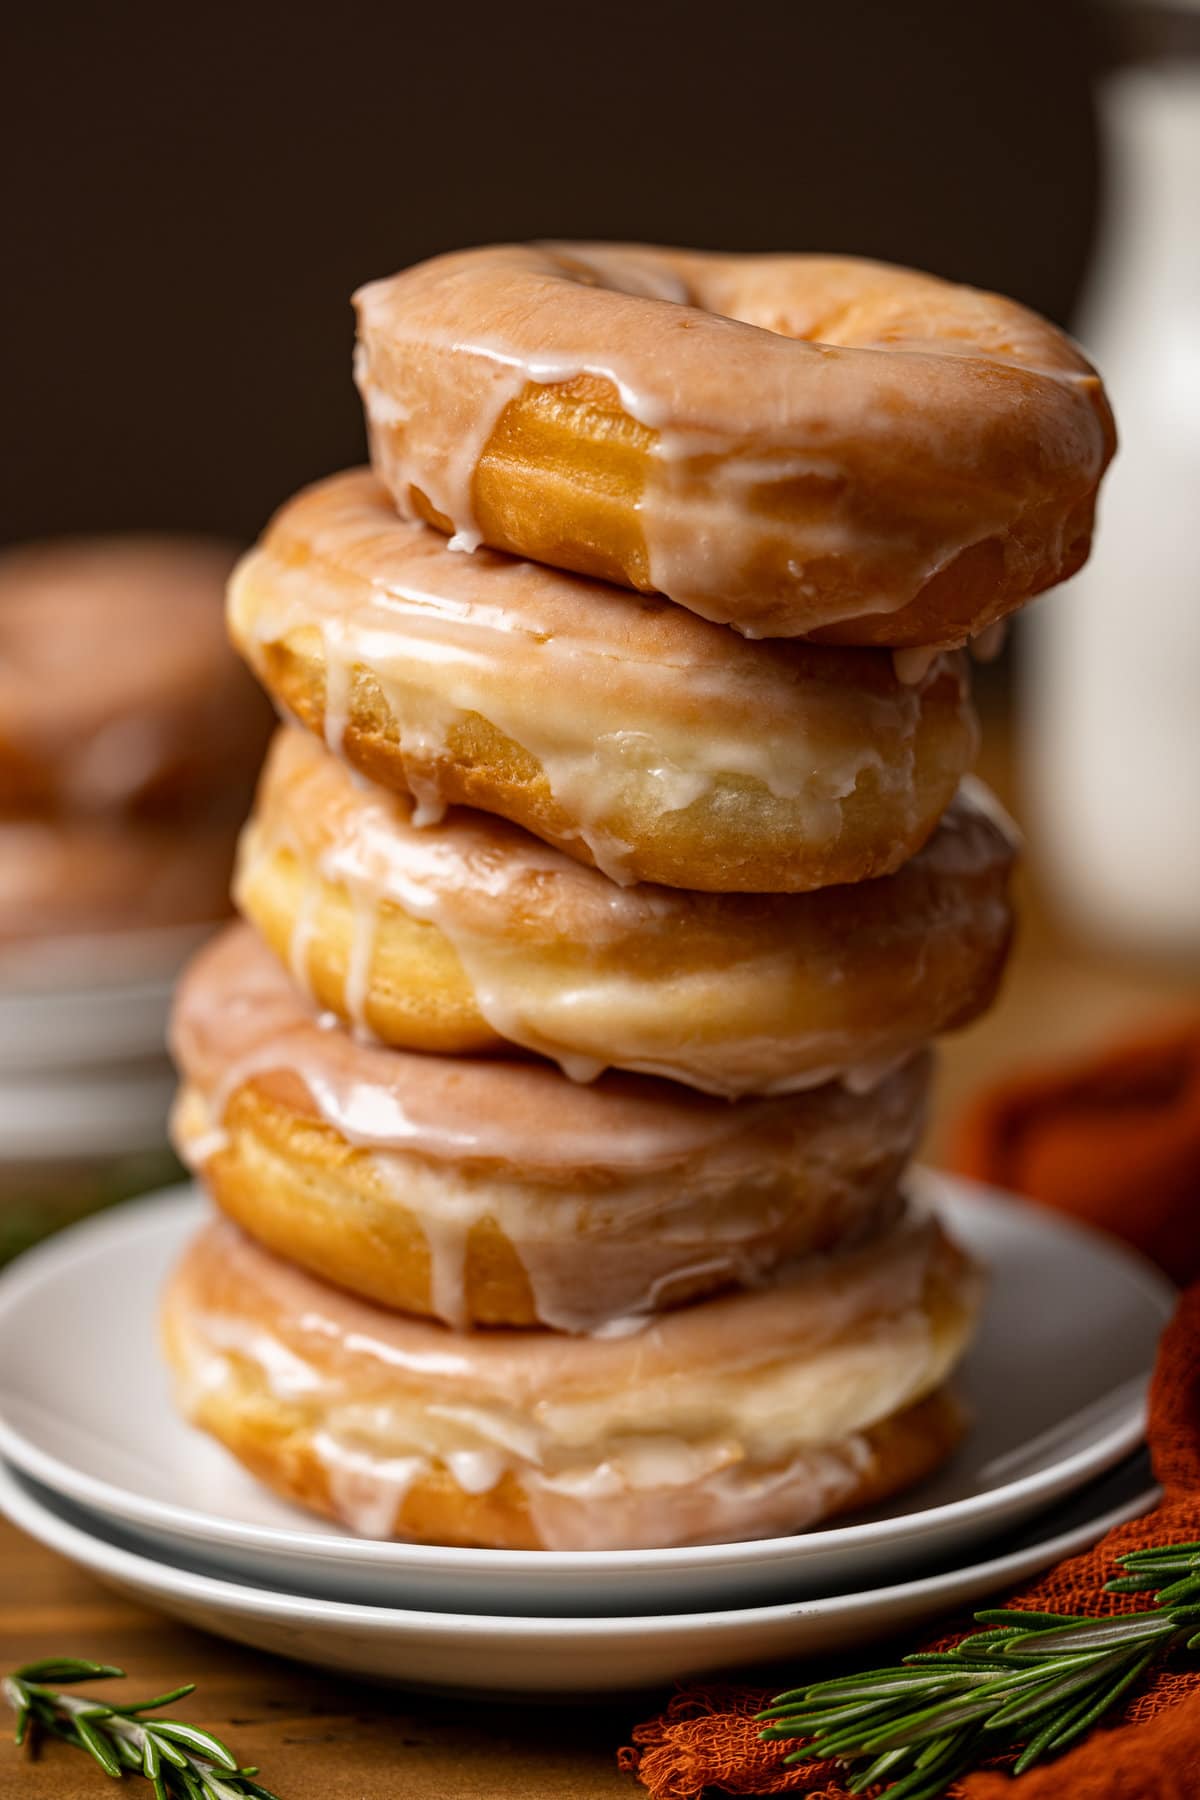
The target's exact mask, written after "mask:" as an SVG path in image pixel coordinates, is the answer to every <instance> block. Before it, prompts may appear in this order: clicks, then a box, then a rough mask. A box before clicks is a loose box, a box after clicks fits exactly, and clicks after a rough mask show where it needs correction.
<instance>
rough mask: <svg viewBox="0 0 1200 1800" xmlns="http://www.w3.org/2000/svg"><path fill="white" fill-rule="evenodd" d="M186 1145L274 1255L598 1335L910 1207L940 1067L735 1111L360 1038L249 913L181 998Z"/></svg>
mask: <svg viewBox="0 0 1200 1800" xmlns="http://www.w3.org/2000/svg"><path fill="white" fill-rule="evenodd" d="M172 1040H173V1049H174V1052H175V1057H176V1061H177V1062H178V1064H179V1067H180V1071H181V1073H182V1076H183V1079H184V1083H185V1086H184V1089H183V1092H182V1095H181V1098H180V1102H179V1104H178V1106H177V1108H176V1117H175V1131H174V1135H175V1141H176V1145H177V1147H178V1149H179V1151H180V1154H181V1155H182V1156H183V1158H184V1160H185V1161H186V1162H188V1163H190V1164H191V1165H192V1167H193V1168H194V1169H196V1170H197V1172H198V1173H200V1174H201V1175H202V1176H203V1179H204V1181H205V1183H206V1185H207V1186H208V1188H209V1189H210V1191H211V1193H212V1194H213V1197H214V1198H215V1200H216V1201H217V1203H218V1205H219V1206H221V1207H222V1208H223V1209H224V1211H225V1212H227V1213H228V1214H229V1215H230V1216H231V1217H233V1218H234V1219H236V1220H237V1222H238V1223H239V1224H240V1225H241V1226H243V1227H244V1229H245V1230H247V1231H248V1232H250V1233H251V1234H252V1235H253V1236H254V1237H256V1238H258V1239H260V1240H261V1241H262V1242H263V1243H265V1244H267V1245H268V1246H269V1247H270V1248H272V1249H274V1250H276V1251H278V1252H279V1253H280V1254H282V1255H286V1256H288V1257H290V1258H292V1259H293V1260H294V1261H297V1262H299V1263H301V1264H303V1265H305V1266H306V1267H308V1268H310V1269H312V1270H313V1271H314V1272H315V1273H317V1274H320V1275H322V1276H324V1277H325V1278H326V1279H328V1280H331V1281H335V1282H338V1283H340V1284H341V1285H342V1286H343V1287H346V1288H348V1289H350V1290H352V1291H353V1292H356V1293H358V1294H361V1295H363V1296H365V1297H367V1298H369V1299H371V1300H375V1301H377V1302H379V1303H380V1304H381V1305H384V1306H389V1307H398V1308H401V1309H402V1310H404V1311H406V1312H410V1313H419V1314H427V1315H430V1316H433V1317H436V1318H440V1319H442V1320H444V1321H445V1322H446V1323H447V1324H451V1325H455V1326H459V1327H465V1326H468V1325H472V1324H483V1325H533V1324H542V1325H549V1326H553V1327H556V1328H557V1329H559V1330H561V1331H571V1332H584V1331H594V1330H597V1329H602V1328H611V1327H612V1326H613V1322H614V1321H621V1322H627V1321H628V1320H629V1319H630V1317H631V1316H634V1315H637V1314H639V1313H645V1312H648V1311H651V1310H654V1309H657V1308H663V1307H667V1306H672V1305H675V1304H678V1303H680V1302H682V1301H684V1300H688V1299H692V1298H695V1297H696V1296H697V1295H699V1294H706V1293H711V1292H713V1291H715V1290H717V1289H719V1288H722V1287H727V1286H731V1285H751V1284H754V1283H757V1282H760V1281H762V1280H763V1279H764V1278H765V1277H766V1276H768V1275H770V1274H771V1273H772V1272H773V1271H774V1270H775V1269H776V1268H778V1267H779V1266H780V1265H781V1264H783V1263H786V1262H789V1261H791V1260H794V1259H795V1258H796V1257H799V1256H803V1255H806V1254H808V1253H810V1252H814V1251H823V1250H827V1249H829V1248H831V1247H833V1246H836V1245H840V1244H844V1243H847V1242H851V1241H854V1240H856V1239H858V1238H861V1237H863V1236H865V1235H869V1234H870V1233H871V1232H872V1231H874V1230H877V1229H878V1228H879V1227H880V1225H881V1223H883V1222H885V1221H886V1220H887V1219H888V1218H889V1217H890V1216H891V1215H892V1214H894V1211H895V1204H896V1203H895V1192H896V1181H897V1178H898V1176H899V1174H900V1171H901V1168H902V1167H903V1164H904V1162H905V1161H906V1160H907V1158H908V1157H909V1156H910V1155H911V1153H912V1150H913V1148H914V1145H915V1142H916V1139H917V1136H918V1134H919V1132H920V1129H921V1124H922V1115H923V1110H924V1100H925V1094H926V1090H927V1086H928V1078H929V1058H928V1056H922V1057H918V1058H916V1059H915V1060H914V1061H913V1062H910V1063H908V1064H906V1065H905V1066H904V1067H903V1068H901V1069H899V1070H898V1071H897V1072H896V1073H894V1074H893V1075H891V1076H889V1077H888V1078H887V1079H885V1080H884V1081H882V1082H880V1083H879V1084H877V1085H876V1086H875V1087H874V1088H873V1089H872V1090H870V1091H869V1092H863V1093H853V1092H851V1091H850V1090H848V1089H847V1088H845V1087H843V1086H841V1085H838V1084H834V1085H831V1086H829V1087H825V1088H819V1089H815V1090H813V1091H812V1092H811V1093H806V1094H802V1095H793V1096H789V1097H787V1098H778V1099H769V1100H745V1101H741V1102H739V1103H737V1104H736V1105H730V1104H729V1103H727V1102H725V1101H721V1100H713V1099H710V1098H708V1097H707V1096H702V1095H699V1094H696V1093H694V1092H692V1091H691V1090H689V1089H687V1088H681V1087H677V1086H675V1085H674V1084H673V1083H670V1082H663V1081H655V1080H652V1079H649V1078H646V1077H638V1076H608V1077H605V1078H604V1079H603V1080H601V1081H599V1082H597V1083H596V1084H595V1085H594V1086H589V1087H580V1086H577V1085H576V1084H575V1083H573V1082H570V1081H568V1080H567V1079H566V1078H565V1077H564V1076H563V1075H561V1074H559V1072H558V1071H557V1070H556V1069H553V1068H551V1067H550V1066H549V1065H547V1064H545V1063H542V1062H536V1061H529V1062H524V1063H521V1062H513V1061H502V1060H500V1059H498V1058H475V1059H472V1058H468V1057H461V1058H460V1057H456V1058H448V1057H433V1056H421V1055H414V1054H411V1053H407V1052H404V1051H397V1050H387V1049H382V1048H379V1047H376V1046H373V1045H369V1044H364V1043H361V1042H357V1041H356V1040H355V1039H354V1038H352V1037H351V1036H349V1034H348V1033H346V1032H345V1031H343V1030H342V1029H340V1028H339V1027H336V1026H335V1027H332V1028H331V1026H330V1023H329V1021H328V1019H327V1018H326V1019H322V1018H321V1016H320V1015H317V1014H316V1013H314V1011H313V1009H312V1008H311V1007H310V1006H308V1005H307V1004H306V1003H305V1002H304V1001H303V1000H302V999H301V997H300V996H299V994H298V993H297V992H296V990H295V988H294V987H293V986H292V985H291V983H290V982H289V981H288V979H287V977H286V975H285V974H284V972H283V970H282V969H280V967H279V966H278V964H277V963H276V961H275V959H274V958H273V957H272V956H271V955H270V953H269V952H268V951H267V950H266V949H265V948H264V946H263V945H262V944H261V943H260V942H259V941H258V939H257V938H256V937H255V936H254V934H253V933H252V932H250V931H249V930H247V929H246V928H245V927H244V926H242V927H232V928H231V929H230V930H228V931H227V932H226V933H225V934H224V935H223V936H222V937H221V938H219V939H217V940H216V941H215V942H214V943H212V944H211V945H209V946H207V947H206V948H205V949H204V950H203V951H201V953H200V955H199V957H198V958H197V959H196V961H195V962H194V963H193V965H192V968H191V970H190V971H189V973H188V974H187V975H186V976H185V978H184V980H183V983H182V985H181V987H180V990H179V993H178V998H177V1002H176V1013H175V1020H174V1025H173V1030H172Z"/></svg>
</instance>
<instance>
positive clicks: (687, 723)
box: [229, 471, 976, 893]
mask: <svg viewBox="0 0 1200 1800" xmlns="http://www.w3.org/2000/svg"><path fill="white" fill-rule="evenodd" d="M229 619H230V628H231V631H232V633H233V637H234V641H235V642H236V643H237V645H238V647H239V648H240V649H241V650H242V652H243V654H244V655H245V656H246V658H247V660H248V661H249V662H250V664H251V666H252V668H253V669H254V670H255V672H256V673H257V674H258V675H259V677H260V678H261V680H262V681H263V683H264V684H265V686H266V687H267V689H268V691H269V692H270V693H271V694H272V695H273V696H274V697H275V699H276V701H277V702H278V703H279V704H280V706H281V707H282V708H283V709H284V710H285V711H287V712H289V713H291V714H292V715H293V716H294V717H296V718H298V719H299V720H300V721H301V723H302V724H304V725H306V726H307V727H308V728H309V730H311V731H314V732H316V733H317V734H319V735H323V736H324V737H325V739H326V742H327V743H328V744H329V747H330V748H331V749H333V750H335V751H337V752H339V753H340V754H341V755H343V756H344V757H345V758H346V759H347V760H348V761H349V762H350V763H352V764H353V765H354V766H355V767H356V768H357V769H359V770H360V771H361V772H362V773H363V774H364V775H366V776H368V777H369V778H370V779H371V780H373V781H376V782H379V783H380V784H381V785H383V786H385V787H390V788H393V789H399V790H406V789H407V790H408V791H410V792H412V793H413V794H415V795H416V796H417V798H418V799H419V801H420V802H421V814H420V821H419V822H422V823H424V822H427V821H428V820H429V819H430V818H436V817H437V815H438V812H439V811H440V809H441V808H442V807H444V806H445V805H448V804H454V805H467V806H474V807H478V808H479V809H481V810H482V811H484V812H490V813H498V814H500V815H501V817H503V818H508V819H511V820H513V821H514V822H515V823H516V824H518V825H523V826H524V827H525V828H526V829H527V830H529V831H532V832H533V833H534V835H535V836H537V837H540V838H544V839H545V840H546V841H547V842H549V843H553V844H556V845H558V846H559V848H561V849H563V850H565V851H566V852H567V853H568V854H569V855H571V856H574V857H576V858H577V859H578V860H579V861H582V862H588V863H594V864H595V865H596V866H598V867H600V868H602V869H603V870H604V872H605V873H606V874H608V875H609V876H611V877H612V878H614V879H615V880H617V881H621V882H630V881H635V880H636V881H654V882H660V883H664V884H665V885H667V886H668V887H685V888H693V889H704V890H717V891H733V890H740V891H745V892H750V893H770V892H780V891H782V892H794V891H800V890H804V889H808V888H815V887H826V886H830V885H832V884H834V883H837V882H848V881H859V880H862V879H863V878H864V877H867V876H871V875H882V874H886V873H888V872H890V871H891V870H892V869H895V868H898V867H899V865H900V864H901V863H903V862H906V861H907V860H908V858H909V857H910V856H912V855H914V854H915V852H916V851H917V850H919V849H920V847H921V845H922V844H923V843H924V842H925V840H926V839H927V838H928V837H929V835H930V833H931V832H932V830H933V828H934V826H935V824H936V823H937V820H938V818H939V817H940V815H941V814H942V812H943V811H944V810H945V808H946V806H947V805H948V804H949V801H950V799H951V796H952V795H953V793H954V790H955V788H956V787H957V785H958V781H959V777H960V776H961V775H962V773H963V771H964V770H965V769H966V768H967V767H968V765H969V763H970V761H971V758H972V756H973V754H974V750H975V743H976V728H975V721H974V715H973V713H972V711H971V708H970V703H969V700H968V698H967V694H966V687H965V679H964V675H963V670H962V661H961V658H954V657H950V658H936V659H935V660H934V661H933V663H932V665H931V666H930V667H929V668H928V669H927V670H926V671H925V672H924V674H923V675H922V677H921V678H920V679H919V680H918V681H916V682H914V683H911V684H905V683H903V682H901V681H899V680H898V679H897V677H896V675H895V672H894V670H893V668H892V659H891V657H890V655H889V654H888V653H886V652H883V651H864V650H839V649H833V648H829V647H827V646H821V647H818V646H814V645H806V644H790V643H789V644H749V643H745V642H744V641H743V640H742V639H740V638H739V637H737V636H736V635H735V634H734V633H732V632H729V631H725V630H723V629H722V627H720V626H719V625H711V624H709V623H708V622H707V621H705V620H702V619H698V618H697V617H696V616H695V615H694V614H692V613H689V612H685V611H684V610H683V609H682V608H681V607H677V606H672V605H671V604H670V602H669V601H665V600H658V599H647V598H644V597H641V596H637V595H634V594H631V593H629V592H628V590H626V589H622V588H614V587H604V586H599V585H597V584H596V583H594V582H590V581H586V580H584V579H583V578H582V577H580V576H577V575H566V574H563V573H561V572H560V571H557V570H553V569H547V568H542V567H539V566H538V565H537V564H535V563H528V562H521V561H517V560H515V559H512V558H509V557H504V556H501V555H499V554H498V553H496V552H494V551H479V552H478V553H477V554H476V555H474V556H460V555H456V554H454V553H453V552H452V551H450V550H448V549H447V548H446V545H445V540H444V539H443V538H441V537H439V536H438V534H437V533H436V532H432V531H429V530H427V529H426V528H425V527H424V526H421V525H412V524H406V523H405V522H404V521H403V520H401V519H398V518H397V517H396V514H395V512H394V510H393V508H392V506H391V504H390V502H389V501H388V499H387V496H386V494H385V493H384V491H383V489H382V488H381V487H380V486H379V485H378V483H377V482H376V481H374V480H373V478H372V477H371V476H370V475H369V474H367V473H366V472H365V471H353V472H351V473H348V474H344V475H340V476H335V477H333V478H332V479H331V480H329V481H325V482H321V483H319V484H318V485H317V486H315V487H312V488H309V489H308V490H307V491H306V492H305V493H303V494H301V495H299V496H298V497H297V498H296V499H294V500H292V501H291V502H290V503H289V504H288V505H287V506H285V507H284V508H283V510H282V511H281V512H280V513H279V514H277V515H276V517H275V519H274V521H273V522H272V524H271V526H270V527H269V529H268V531H267V533H266V536H265V538H264V539H263V541H262V543H261V545H260V546H259V548H258V549H257V550H255V551H253V552H252V553H251V554H250V555H249V556H248V557H247V558H245V559H244V560H243V562H242V563H241V564H240V565H239V567H238V570H237V572H236V573H235V575H234V577H233V580H232V582H231V584H230V593H229Z"/></svg>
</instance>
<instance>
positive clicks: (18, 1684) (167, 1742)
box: [0, 1656, 275, 1800]
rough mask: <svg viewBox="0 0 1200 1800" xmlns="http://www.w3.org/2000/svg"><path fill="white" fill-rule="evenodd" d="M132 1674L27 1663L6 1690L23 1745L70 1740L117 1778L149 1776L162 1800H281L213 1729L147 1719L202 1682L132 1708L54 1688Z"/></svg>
mask: <svg viewBox="0 0 1200 1800" xmlns="http://www.w3.org/2000/svg"><path fill="white" fill-rule="evenodd" d="M124 1673H125V1671H124V1669H116V1668H113V1667H112V1665H111V1664H109V1663H95V1662H86V1661H84V1660H83V1659H82V1658H80V1657H74V1656H56V1657H50V1658H48V1659H47V1660H46V1661H44V1662H35V1663H26V1665H25V1667H24V1668H23V1669H16V1670H14V1671H13V1673H12V1674H11V1675H6V1676H5V1677H4V1679H3V1680H2V1681H0V1693H2V1694H3V1695H4V1698H5V1699H6V1700H7V1701H8V1704H9V1705H10V1706H11V1707H12V1709H13V1711H14V1712H15V1713H16V1715H17V1729H16V1733H15V1737H16V1741H17V1743H18V1744H23V1743H24V1742H25V1741H26V1739H27V1738H31V1737H32V1734H33V1733H36V1732H39V1731H40V1732H43V1733H45V1734H46V1735H47V1736H49V1737H56V1738H62V1739H63V1741H64V1742H65V1743H68V1744H74V1745H75V1746H76V1748H77V1749H80V1750H86V1751H87V1753H88V1755H89V1756H91V1757H92V1758H94V1760H95V1761H96V1762H98V1763H99V1764H100V1767H101V1768H102V1769H103V1770H104V1773H105V1774H106V1775H111V1776H112V1777H113V1779H114V1780H117V1781H119V1780H121V1779H122V1777H123V1776H125V1775H127V1774H132V1775H142V1776H144V1777H145V1779H146V1780H147V1781H149V1782H150V1783H151V1785H152V1786H153V1788H154V1800H275V1795H274V1794H272V1793H270V1792H269V1791H268V1790H267V1789H266V1788H265V1787H261V1786H260V1785H259V1783H258V1782H257V1781H255V1780H254V1779H253V1777H254V1776H255V1775H256V1774H257V1773H258V1771H257V1769H254V1768H242V1767H240V1766H239V1764H238V1761H237V1758H236V1757H235V1756H234V1755H233V1752H232V1751H231V1750H230V1749H229V1748H228V1747H227V1746H226V1745H225V1744H223V1743H222V1742H221V1740H220V1738H218V1737H214V1736H213V1734H212V1732H211V1731H202V1730H201V1729H200V1727H199V1726H198V1725H187V1724H185V1723H184V1722H183V1720H182V1719H147V1718H146V1716H145V1715H146V1714H147V1713H152V1712H157V1711H158V1709H159V1708H160V1707H163V1706H170V1705H171V1703H172V1702H173V1701H175V1700H182V1699H183V1698H184V1697H185V1695H187V1694H190V1693H192V1692H194V1690H195V1686H196V1684H195V1682H194V1681H189V1682H187V1683H186V1684H185V1686H183V1687H177V1688H172V1689H171V1691H170V1693H169V1694H156V1695H155V1696H154V1698H153V1699H152V1700H134V1701H130V1702H129V1703H128V1704H126V1705H124V1706H119V1705H117V1704H116V1703H115V1702H111V1703H110V1702H106V1701H103V1700H88V1699H87V1698H85V1697H83V1696H80V1695H77V1694H64V1693H63V1692H62V1691H61V1690H60V1688H59V1687H57V1686H55V1685H54V1684H55V1683H59V1682H67V1683H73V1682H76V1681H98V1680H100V1679H101V1678H102V1677H105V1676H115V1675H121V1676H123V1675H124Z"/></svg>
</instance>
